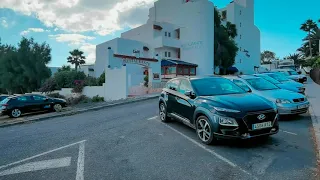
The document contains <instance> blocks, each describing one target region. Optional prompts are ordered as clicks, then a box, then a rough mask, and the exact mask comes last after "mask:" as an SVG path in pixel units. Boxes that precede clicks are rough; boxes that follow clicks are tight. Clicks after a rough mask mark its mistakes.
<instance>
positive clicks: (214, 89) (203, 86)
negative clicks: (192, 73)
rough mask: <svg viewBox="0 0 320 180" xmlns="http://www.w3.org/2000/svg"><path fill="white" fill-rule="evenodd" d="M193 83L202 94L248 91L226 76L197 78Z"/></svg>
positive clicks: (212, 94)
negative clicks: (225, 77)
mask: <svg viewBox="0 0 320 180" xmlns="http://www.w3.org/2000/svg"><path fill="white" fill-rule="evenodd" d="M191 83H192V86H193V87H194V89H195V91H196V92H197V94H199V95H200V96H214V95H226V94H240V93H246V92H245V91H244V90H243V89H241V88H240V87H238V86H237V85H235V84H234V83H232V82H231V81H230V80H228V79H224V78H205V79H195V80H192V81H191Z"/></svg>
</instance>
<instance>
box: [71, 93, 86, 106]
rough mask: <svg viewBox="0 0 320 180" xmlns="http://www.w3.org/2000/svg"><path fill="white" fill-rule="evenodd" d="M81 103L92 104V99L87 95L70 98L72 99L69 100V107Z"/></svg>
mask: <svg viewBox="0 0 320 180" xmlns="http://www.w3.org/2000/svg"><path fill="white" fill-rule="evenodd" d="M81 102H90V98H88V97H87V96H85V95H81V96H78V97H70V98H68V99H67V104H69V105H76V104H79V103H81Z"/></svg>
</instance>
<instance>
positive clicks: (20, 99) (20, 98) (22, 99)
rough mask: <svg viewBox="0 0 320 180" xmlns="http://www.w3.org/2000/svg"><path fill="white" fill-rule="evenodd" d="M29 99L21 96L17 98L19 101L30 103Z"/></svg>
mask: <svg viewBox="0 0 320 180" xmlns="http://www.w3.org/2000/svg"><path fill="white" fill-rule="evenodd" d="M28 99H29V98H27V97H26V96H20V97H18V98H17V100H18V101H23V102H24V101H28Z"/></svg>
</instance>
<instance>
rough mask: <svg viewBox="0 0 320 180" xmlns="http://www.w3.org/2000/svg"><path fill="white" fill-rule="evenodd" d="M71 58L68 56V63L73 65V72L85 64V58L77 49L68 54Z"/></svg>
mask: <svg viewBox="0 0 320 180" xmlns="http://www.w3.org/2000/svg"><path fill="white" fill-rule="evenodd" d="M69 53H70V54H71V56H69V57H68V58H67V59H68V63H71V64H74V67H75V70H78V67H79V66H80V65H82V64H85V63H86V61H85V59H86V57H85V56H84V55H83V52H82V51H79V50H78V49H75V50H73V51H70V52H69Z"/></svg>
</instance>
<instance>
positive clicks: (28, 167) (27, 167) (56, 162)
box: [0, 157, 71, 176]
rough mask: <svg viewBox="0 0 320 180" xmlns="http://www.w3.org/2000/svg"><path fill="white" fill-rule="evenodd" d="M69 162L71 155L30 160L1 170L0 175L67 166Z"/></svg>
mask: <svg viewBox="0 0 320 180" xmlns="http://www.w3.org/2000/svg"><path fill="white" fill-rule="evenodd" d="M70 164H71V157H65V158H59V159H50V160H44V161H38V162H31V163H27V164H23V165H20V166H17V167H14V168H11V169H8V170H5V171H2V172H0V176H5V175H10V174H18V173H24V172H30V171H38V170H43V169H54V168H61V167H67V166H70Z"/></svg>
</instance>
